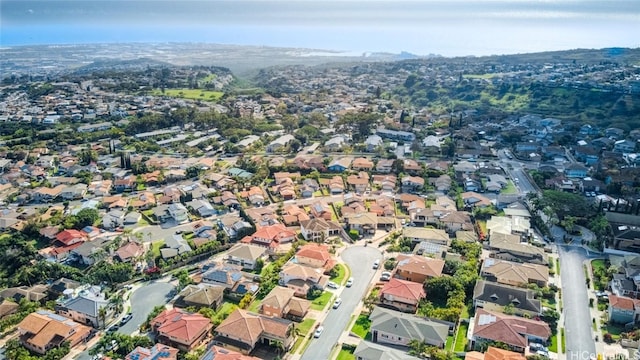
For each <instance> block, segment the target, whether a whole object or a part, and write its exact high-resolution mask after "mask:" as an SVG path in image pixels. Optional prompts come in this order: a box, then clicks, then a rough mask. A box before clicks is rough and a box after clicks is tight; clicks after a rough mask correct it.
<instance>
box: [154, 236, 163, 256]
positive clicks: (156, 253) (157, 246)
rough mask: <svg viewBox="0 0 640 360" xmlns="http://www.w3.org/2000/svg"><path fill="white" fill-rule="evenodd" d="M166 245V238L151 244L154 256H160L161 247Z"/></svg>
mask: <svg viewBox="0 0 640 360" xmlns="http://www.w3.org/2000/svg"><path fill="white" fill-rule="evenodd" d="M163 246H164V240H160V241H154V242H153V243H152V244H151V253H152V254H153V258H154V259H155V258H158V257H160V248H161V247H163Z"/></svg>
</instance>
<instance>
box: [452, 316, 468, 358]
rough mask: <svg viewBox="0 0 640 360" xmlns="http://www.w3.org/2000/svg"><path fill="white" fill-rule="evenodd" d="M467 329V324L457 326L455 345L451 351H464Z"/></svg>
mask: <svg viewBox="0 0 640 360" xmlns="http://www.w3.org/2000/svg"><path fill="white" fill-rule="evenodd" d="M468 329H469V324H466V323H460V326H458V334H457V335H456V345H455V347H454V348H453V351H464V350H465V347H466V346H467V330H468Z"/></svg>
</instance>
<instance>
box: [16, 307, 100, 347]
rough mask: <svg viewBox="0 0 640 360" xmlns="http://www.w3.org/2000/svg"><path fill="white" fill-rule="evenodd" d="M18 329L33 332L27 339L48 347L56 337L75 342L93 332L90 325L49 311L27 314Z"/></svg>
mask: <svg viewBox="0 0 640 360" xmlns="http://www.w3.org/2000/svg"><path fill="white" fill-rule="evenodd" d="M18 329H20V331H22V332H26V333H30V334H33V336H31V337H30V338H27V339H26V340H25V341H26V342H27V343H30V344H32V345H34V346H37V347H40V348H44V347H46V345H47V344H49V343H50V342H52V341H54V340H55V339H56V338H58V339H60V338H61V339H62V340H69V341H70V342H71V343H72V344H73V343H74V342H75V341H77V340H78V339H81V338H83V337H86V336H88V335H89V333H90V332H91V329H90V328H89V327H88V326H84V325H81V324H78V323H76V322H74V321H73V320H69V319H66V318H63V317H61V316H59V315H55V314H53V313H50V312H48V311H39V312H35V313H31V314H29V315H27V317H26V318H24V319H23V320H22V321H21V322H20V323H19V324H18ZM74 340H75V341H74Z"/></svg>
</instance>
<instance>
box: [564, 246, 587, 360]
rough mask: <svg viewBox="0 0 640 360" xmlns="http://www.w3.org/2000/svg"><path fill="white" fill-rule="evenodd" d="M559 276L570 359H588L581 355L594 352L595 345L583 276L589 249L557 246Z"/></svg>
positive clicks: (568, 356)
mask: <svg viewBox="0 0 640 360" xmlns="http://www.w3.org/2000/svg"><path fill="white" fill-rule="evenodd" d="M558 254H559V255H560V277H561V279H562V304H563V307H564V319H565V320H564V324H560V326H563V325H564V328H565V337H566V346H567V347H566V349H567V352H566V354H567V358H572V357H571V356H572V354H577V355H573V356H574V357H573V358H576V359H577V358H579V359H585V358H588V357H581V356H582V354H595V353H596V346H595V342H594V338H593V336H594V335H593V333H592V328H591V312H590V310H589V297H588V295H587V286H586V282H585V281H586V280H585V278H584V269H583V263H584V261H585V260H586V259H588V257H587V253H586V250H585V249H584V248H582V247H578V246H564V245H558Z"/></svg>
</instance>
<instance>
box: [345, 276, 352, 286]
mask: <svg viewBox="0 0 640 360" xmlns="http://www.w3.org/2000/svg"><path fill="white" fill-rule="evenodd" d="M351 285H353V278H352V277H350V278H349V280H347V284H346V285H345V286H346V287H351Z"/></svg>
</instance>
